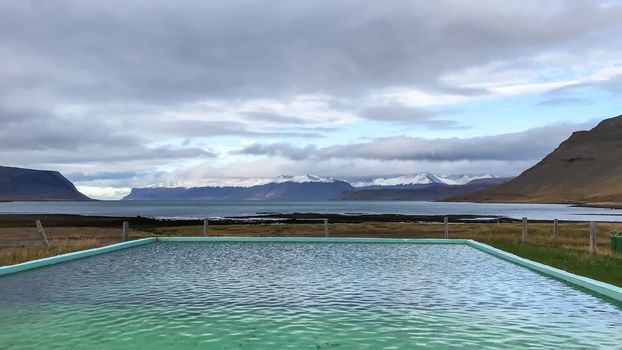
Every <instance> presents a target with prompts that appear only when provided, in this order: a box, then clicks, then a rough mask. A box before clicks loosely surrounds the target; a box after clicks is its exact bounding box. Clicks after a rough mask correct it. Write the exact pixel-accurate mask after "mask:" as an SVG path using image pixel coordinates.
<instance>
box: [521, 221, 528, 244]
mask: <svg viewBox="0 0 622 350" xmlns="http://www.w3.org/2000/svg"><path fill="white" fill-rule="evenodd" d="M521 242H523V243H524V242H527V218H525V217H524V218H523V235H522V237H521Z"/></svg>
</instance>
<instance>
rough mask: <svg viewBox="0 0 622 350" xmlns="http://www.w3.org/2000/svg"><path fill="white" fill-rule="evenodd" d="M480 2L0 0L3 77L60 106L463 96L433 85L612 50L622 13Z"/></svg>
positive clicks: (583, 6) (582, 6)
mask: <svg viewBox="0 0 622 350" xmlns="http://www.w3.org/2000/svg"><path fill="white" fill-rule="evenodd" d="M491 5H498V4H497V3H496V2H488V1H482V2H478V3H477V4H472V3H466V2H462V1H442V2H434V3H416V2H411V1H403V0H390V1H388V2H383V3H382V4H379V3H378V2H375V1H367V2H357V3H353V2H349V1H331V2H330V3H318V2H306V1H291V2H290V1H288V2H286V3H283V2H273V3H271V4H270V6H266V4H264V3H257V2H252V1H239V0H238V1H228V2H196V1H188V0H186V1H179V2H177V3H176V5H175V6H172V5H170V3H168V2H165V1H152V2H149V4H148V6H147V5H146V3H145V2H142V1H138V2H132V3H127V2H121V1H89V2H88V3H84V2H81V1H54V0H50V1H46V2H37V3H34V4H33V3H28V5H27V4H24V5H17V4H15V3H14V2H8V3H7V2H4V3H3V5H1V6H2V11H0V23H1V24H0V33H4V35H2V34H0V39H1V40H2V42H3V45H2V48H3V50H2V51H1V52H2V57H3V63H4V64H3V67H4V68H0V69H1V70H2V71H1V72H0V73H1V74H2V76H4V77H5V78H6V79H9V80H10V81H12V82H15V83H16V84H17V83H18V85H15V86H17V87H19V90H21V91H24V90H29V89H38V88H41V87H44V88H45V89H48V90H50V91H49V92H51V93H53V94H56V95H62V97H63V98H66V99H68V100H71V101H93V100H95V101H101V100H111V101H119V102H121V101H127V100H140V101H148V102H149V103H153V104H160V103H165V104H169V103H174V102H179V101H195V100H198V99H205V98H231V97H236V98H249V97H251V98H261V97H276V98H282V97H284V96H291V95H296V94H317V93H324V94H330V95H340V96H348V97H350V96H351V95H364V94H367V93H368V92H369V91H371V90H376V89H378V88H379V87H400V86H402V87H403V86H409V87H418V88H422V89H427V90H430V89H431V90H439V91H446V89H449V90H452V91H453V92H455V93H460V94H462V93H465V94H472V93H473V90H468V89H467V87H460V86H448V85H447V84H446V83H441V82H440V81H439V80H440V78H441V77H442V76H443V75H445V74H446V73H450V72H454V71H458V70H461V69H465V68H468V67H472V66H476V65H482V64H484V63H487V62H494V61H499V60H512V59H515V58H516V57H524V56H530V55H533V54H534V53H537V52H540V51H542V50H551V49H555V48H567V47H573V46H577V47H583V48H593V49H596V48H601V47H603V46H604V45H607V46H611V45H612V44H611V43H610V40H608V41H607V42H605V41H604V38H601V37H597V38H595V37H594V33H598V32H599V31H607V30H612V31H613V30H614V29H616V28H617V29H619V25H620V24H619V21H618V19H619V18H620V16H621V15H622V12H621V9H620V8H619V7H608V8H603V7H602V6H601V5H600V3H599V2H597V1H593V2H592V1H562V2H555V1H551V2H547V3H545V4H543V3H541V2H539V1H532V2H531V1H527V2H524V1H516V2H507V3H504V6H503V7H499V6H491ZM439 14H442V15H441V16H439ZM508 23H511V24H512V25H508ZM51 43H53V44H51Z"/></svg>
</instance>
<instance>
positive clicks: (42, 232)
mask: <svg viewBox="0 0 622 350" xmlns="http://www.w3.org/2000/svg"><path fill="white" fill-rule="evenodd" d="M35 225H37V231H39V236H41V240H43V245H44V246H46V247H47V246H48V236H47V235H46V234H45V230H44V229H43V225H41V220H35Z"/></svg>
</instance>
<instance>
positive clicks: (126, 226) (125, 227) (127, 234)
mask: <svg viewBox="0 0 622 350" xmlns="http://www.w3.org/2000/svg"><path fill="white" fill-rule="evenodd" d="M129 238H130V223H129V222H127V221H123V242H127V241H128V240H129Z"/></svg>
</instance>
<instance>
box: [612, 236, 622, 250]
mask: <svg viewBox="0 0 622 350" xmlns="http://www.w3.org/2000/svg"><path fill="white" fill-rule="evenodd" d="M611 251H612V252H614V253H619V254H622V236H619V235H611Z"/></svg>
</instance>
